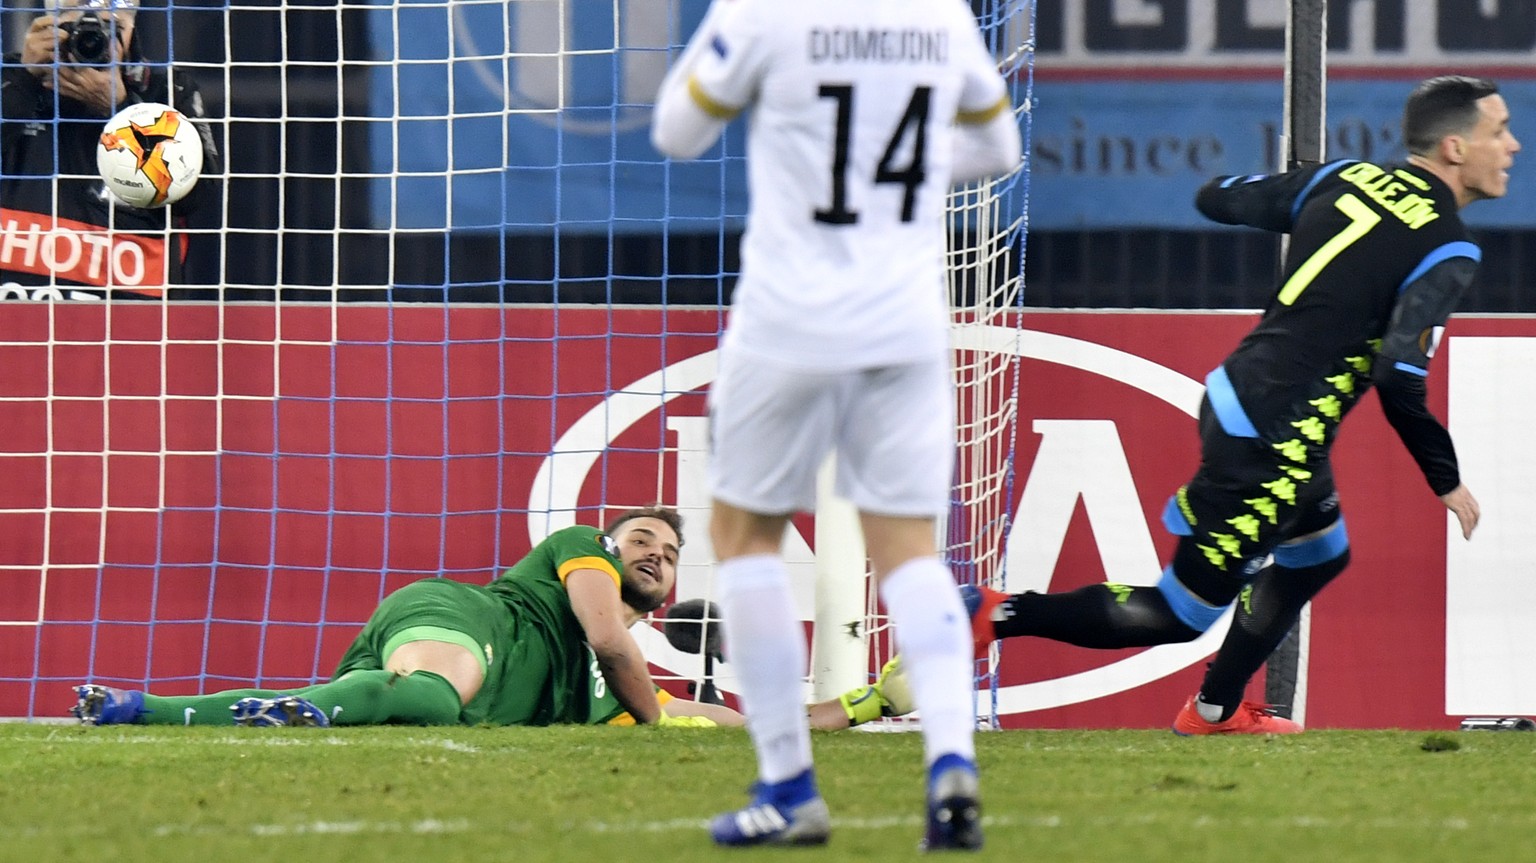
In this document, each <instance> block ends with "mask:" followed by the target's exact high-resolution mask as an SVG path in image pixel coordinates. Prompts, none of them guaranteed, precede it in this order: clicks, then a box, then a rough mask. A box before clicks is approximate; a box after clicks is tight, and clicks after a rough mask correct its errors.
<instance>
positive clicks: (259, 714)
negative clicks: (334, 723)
mask: <svg viewBox="0 0 1536 863" xmlns="http://www.w3.org/2000/svg"><path fill="white" fill-rule="evenodd" d="M229 712H230V713H231V714H232V715H233V717H234V720H235V724H236V725H244V726H248V727H251V728H276V727H280V726H284V725H292V726H297V727H311V728H328V727H330V724H331V720H330V719H329V718H327V717H326V715H325V711H323V710H321V709H320V708H318V707H316V706H315V705H313V704H311V703H309V702H308V701H305V700H304V699H302V698H300V697H298V696H297V695H281V696H278V697H276V698H256V697H251V698H242V699H240V700H239V701H236V702H235V703H234V704H231V705H230V706H229Z"/></svg>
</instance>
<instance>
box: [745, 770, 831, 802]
mask: <svg viewBox="0 0 1536 863" xmlns="http://www.w3.org/2000/svg"><path fill="white" fill-rule="evenodd" d="M758 796H759V797H761V798H762V799H764V800H767V801H768V802H770V803H772V804H774V805H775V806H799V805H800V804H801V803H804V802H806V801H807V800H815V799H816V798H817V797H818V796H819V794H818V792H817V791H816V771H815V770H806V771H804V772H802V773H798V774H796V775H794V776H791V777H790V778H788V779H785V780H784V781H783V782H774V783H772V784H769V783H766V782H765V783H761V784H759V786H758Z"/></svg>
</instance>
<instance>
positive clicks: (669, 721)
mask: <svg viewBox="0 0 1536 863" xmlns="http://www.w3.org/2000/svg"><path fill="white" fill-rule="evenodd" d="M656 724H657V725H659V726H661V727H663V728H716V727H718V726H719V725H720V723H718V722H716V721H715V720H713V719H710V718H709V717H708V716H670V715H668V714H667V712H666V711H665V710H663V711H662V712H661V718H660V719H658V720H656Z"/></svg>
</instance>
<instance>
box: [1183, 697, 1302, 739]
mask: <svg viewBox="0 0 1536 863" xmlns="http://www.w3.org/2000/svg"><path fill="white" fill-rule="evenodd" d="M1301 730H1302V729H1301V724H1300V723H1297V722H1293V721H1291V720H1289V719H1286V718H1284V717H1281V716H1276V715H1275V711H1274V708H1272V707H1268V706H1266V705H1263V704H1255V703H1253V702H1252V701H1244V702H1243V703H1242V704H1239V705H1238V706H1237V712H1236V713H1234V714H1232V716H1231V718H1229V719H1227V720H1226V721H1225V722H1206V721H1205V717H1203V716H1201V715H1200V711H1198V710H1196V709H1195V699H1194V697H1193V696H1192V697H1191V698H1190V699H1189V700H1188V701H1186V702H1184V709H1183V710H1180V711H1179V715H1178V716H1176V717H1174V720H1173V733H1174V734H1178V735H1180V736H1183V737H1190V736H1194V735H1197V734H1300V733H1301Z"/></svg>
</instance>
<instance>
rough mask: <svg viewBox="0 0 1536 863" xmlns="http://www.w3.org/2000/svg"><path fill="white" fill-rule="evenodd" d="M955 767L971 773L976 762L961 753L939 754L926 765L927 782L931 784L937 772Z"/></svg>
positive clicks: (974, 769) (973, 771) (937, 774)
mask: <svg viewBox="0 0 1536 863" xmlns="http://www.w3.org/2000/svg"><path fill="white" fill-rule="evenodd" d="M956 767H958V768H961V769H963V770H968V771H970V772H971V773H973V774H974V773H975V772H976V762H974V761H972V760H971V759H969V758H966V757H965V756H963V755H956V754H954V753H948V754H945V755H940V756H939V757H938V758H936V759H934V762H933V763H932V764H930V765H928V782H929V784H932V783H933V780H934V779H935V778H937V777H938V776H939V774H941V773H944V772H945V771H947V770H951V769H953V768H956Z"/></svg>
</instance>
